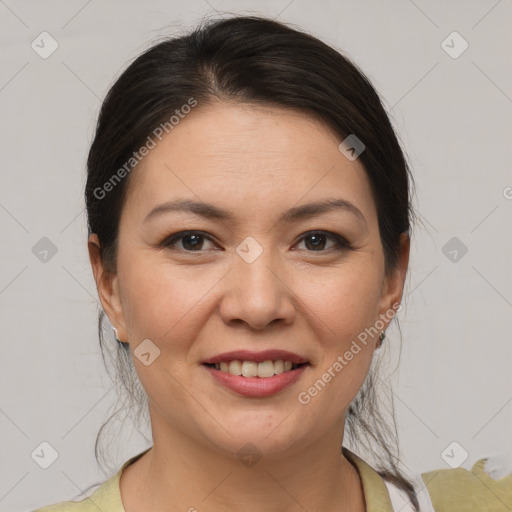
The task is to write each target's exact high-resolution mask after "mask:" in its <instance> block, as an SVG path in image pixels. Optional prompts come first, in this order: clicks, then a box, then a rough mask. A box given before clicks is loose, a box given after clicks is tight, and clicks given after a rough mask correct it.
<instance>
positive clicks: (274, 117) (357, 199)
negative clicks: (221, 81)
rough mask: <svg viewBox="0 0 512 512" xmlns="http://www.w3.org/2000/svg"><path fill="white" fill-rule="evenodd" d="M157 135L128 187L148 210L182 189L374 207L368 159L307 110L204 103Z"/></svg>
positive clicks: (251, 201) (231, 201) (234, 197)
mask: <svg viewBox="0 0 512 512" xmlns="http://www.w3.org/2000/svg"><path fill="white" fill-rule="evenodd" d="M156 142H157V144H156V147H155V148H154V149H152V150H150V152H149V154H148V155H147V156H146V157H144V159H143V160H142V161H141V162H140V163H139V165H138V166H137V168H136V169H135V170H134V171H132V176H131V178H130V190H129V192H128V195H129V196H132V199H137V201H136V202H137V204H138V205H140V207H141V208H145V209H146V210H147V208H150V207H151V206H154V204H156V203H158V202H163V201H168V200H169V199H172V198H173V197H183V196H184V194H185V195H186V196H188V197H190V198H194V199H195V200H198V199H202V200H205V201H206V200H207V201H208V202H217V203H219V204H223V205H224V206H228V207H231V206H235V204H236V205H239V206H240V207H242V208H244V207H245V208H246V209H253V208H254V207H258V205H259V206H261V205H262V204H265V205H271V204H273V203H275V204H276V205H279V204H281V205H284V204H285V199H286V201H288V202H289V203H290V204H294V203H297V202H299V201H301V198H304V201H305V202H308V201H310V200H317V199H319V198H322V197H333V196H338V197H345V198H347V199H350V201H352V202H354V203H357V205H358V207H359V208H360V209H361V210H366V213H365V215H366V214H368V215H370V216H371V215H372V213H373V214H374V213H375V210H374V205H373V199H372V196H371V192H370V184H369V181H368V177H367V174H366V171H365V169H364V167H363V165H362V163H361V162H360V161H359V160H354V161H350V160H348V159H347V158H346V157H345V156H344V155H343V154H342V153H341V152H340V151H339V149H338V146H339V144H340V142H341V139H340V138H339V137H338V136H337V135H336V134H335V133H334V132H333V131H331V130H330V129H329V128H328V127H327V126H326V125H325V124H324V123H322V122H321V121H319V120H318V119H315V118H314V117H312V116H309V115H307V114H304V113H302V112H297V111H293V110H285V109H280V108H270V107H264V108H263V107H260V106H257V107H256V106H254V105H247V104H229V103H215V104H213V105H208V106H201V105H199V106H198V107H196V109H195V110H194V111H193V113H191V114H189V115H188V116H185V117H184V118H183V119H181V120H180V122H179V123H178V124H177V125H175V126H174V127H173V128H172V130H171V131H169V133H167V134H164V135H163V137H162V140H161V141H159V140H156ZM262 202H264V203H262ZM252 211H254V210H252Z"/></svg>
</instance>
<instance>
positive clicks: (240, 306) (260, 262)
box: [221, 237, 293, 328]
mask: <svg viewBox="0 0 512 512" xmlns="http://www.w3.org/2000/svg"><path fill="white" fill-rule="evenodd" d="M249 238H250V237H249ZM236 252H237V253H236V254H235V256H234V258H233V272H232V273H231V278H230V279H229V285H228V289H227V290H226V294H225V297H224V299H223V304H222V307H221V312H222V313H223V315H224V319H225V321H232V320H234V319H238V320H243V321H245V322H246V323H248V324H250V325H251V326H252V327H254V328H263V327H264V326H265V325H267V324H269V323H270V322H272V321H273V320H275V319H278V318H279V319H285V320H286V321H287V322H288V321H290V320H291V317H292V315H293V305H292V302H291V300H290V291H289V289H288V287H287V286H286V285H285V283H284V280H283V279H281V278H280V277H279V272H280V268H281V265H280V262H279V259H278V255H276V253H275V252H274V251H272V250H271V249H270V248H269V247H266V248H264V247H263V246H262V245H261V244H259V243H258V242H256V241H255V240H254V239H252V240H247V239H246V240H244V242H242V243H241V244H240V245H239V246H238V247H237V250H236Z"/></svg>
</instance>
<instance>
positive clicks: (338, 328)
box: [301, 264, 380, 348]
mask: <svg viewBox="0 0 512 512" xmlns="http://www.w3.org/2000/svg"><path fill="white" fill-rule="evenodd" d="M301 288H302V289H303V290H304V293H303V294H302V298H303V300H304V302H305V303H306V305H307V306H308V307H309V308H310V309H312V310H313V311H314V312H315V313H316V314H317V315H318V317H319V318H320V319H321V320H323V322H324V324H325V327H326V328H327V327H328V328H329V329H328V332H329V333H330V334H331V336H334V337H335V338H336V339H337V340H338V344H340V343H343V342H344V341H345V342H346V341H347V340H348V339H349V338H351V337H357V336H358V334H359V333H360V332H362V331H364V329H365V328H367V327H369V326H371V325H372V324H373V322H374V321H375V320H376V314H378V313H377V312H378V305H379V300H380V286H379V276H378V273H377V268H376V265H374V266H372V265H370V264H369V265H364V266H361V265H357V266H356V265H350V266H347V267H344V268H340V269H339V270H337V271H334V270H333V269H329V272H325V273H324V274H323V275H317V276H316V279H310V280H309V281H308V282H307V283H306V282H304V283H303V285H301ZM339 348H343V346H340V347H339Z"/></svg>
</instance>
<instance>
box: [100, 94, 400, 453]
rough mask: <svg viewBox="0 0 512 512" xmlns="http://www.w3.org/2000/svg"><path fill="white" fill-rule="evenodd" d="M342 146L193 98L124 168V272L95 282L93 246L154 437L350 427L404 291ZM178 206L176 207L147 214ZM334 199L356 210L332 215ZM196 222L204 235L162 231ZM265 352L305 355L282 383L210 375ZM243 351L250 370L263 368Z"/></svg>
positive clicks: (222, 437) (226, 441)
mask: <svg viewBox="0 0 512 512" xmlns="http://www.w3.org/2000/svg"><path fill="white" fill-rule="evenodd" d="M340 142H341V140H340V139H339V138H338V137H337V136H335V135H334V134H333V133H332V132H331V131H329V130H328V129H327V128H326V127H325V126H324V125H323V124H321V123H320V122H318V121H316V120H314V119H312V118H310V117H308V116H306V115H304V114H300V113H293V112H290V111H285V110H278V109H263V108H255V107H252V106H248V105H243V106H242V105H231V104H225V103H219V104H215V105H210V106H207V107H201V105H199V106H198V107H197V109H196V110H195V111H194V112H193V113H192V114H190V115H189V116H188V117H186V118H185V119H183V120H181V121H180V123H179V124H178V125H177V126H175V127H174V128H173V130H172V131H171V132H169V134H167V135H165V136H164V138H163V139H162V141H161V142H158V144H157V146H156V147H155V148H154V149H152V150H151V151H150V152H149V154H148V155H147V156H146V157H145V158H144V159H143V160H142V162H141V163H140V164H139V166H138V167H137V168H136V169H135V170H134V171H132V173H133V174H132V176H131V177H130V179H131V182H130V188H129V191H128V195H127V200H126V203H125V205H124V208H123V212H122V216H121V220H120V228H119V248H118V261H117V274H115V275H111V276H110V277H109V278H108V279H106V280H102V279H99V277H100V275H101V265H100V264H99V262H98V260H97V258H94V257H93V252H94V250H93V246H94V244H93V243H91V244H90V250H91V261H92V262H93V267H94V269H95V277H96V280H97V283H98V291H99V293H100V297H101V299H102V303H103V306H104V308H105V311H106V313H107V315H108V316H109V318H110V320H111V322H112V325H114V326H115V327H117V329H118V336H119V338H121V339H122V340H128V342H129V344H130V350H131V351H132V356H133V360H134V364H135V367H136V370H137V373H138V375H139V378H140V381H141V383H142V385H143V387H144V389H145V391H146V393H147V395H148V397H149V400H150V411H151V420H152V428H153V437H154V440H156V439H157V438H159V437H164V436H167V435H171V436H173V435H181V436H187V437H189V438H192V439H194V441H195V442H196V443H199V444H201V445H204V446H209V447H210V448H212V447H217V448H218V447H220V448H223V449H226V450H229V451H231V452H237V451H238V450H240V448H241V447H242V446H244V445H245V444H246V443H247V442H251V443H253V444H254V445H256V447H257V448H258V449H259V450H260V451H261V452H263V453H269V452H271V453H278V452H283V451H284V452H286V451H291V450H294V449H298V447H299V446H300V447H301V448H303V447H304V446H307V445H309V444H311V443H318V442H320V440H321V439H326V438H327V437H328V435H329V434H332V435H336V436H339V434H340V432H343V423H344V418H345V413H346V410H347V408H348V406H349V404H350V402H351V401H352V400H353V398H354V397H355V395H356V394H357V392H358V390H359V389H360V387H361V386H362V384H363V381H364V380H365V377H366V375H367V373H368V370H369V366H370V363H371V360H372V356H373V352H374V349H375V347H376V345H377V342H378V334H379V333H380V332H381V330H383V329H385V327H386V326H387V324H388V323H389V320H390V318H391V316H392V315H391V314H390V313H392V312H393V309H392V307H393V305H394V304H395V307H396V303H397V302H399V300H400V297H401V292H402V287H403V280H404V276H405V268H406V266H407V258H408V250H409V246H408V243H407V240H405V243H404V246H403V250H402V260H401V263H402V264H403V268H402V269H401V270H397V271H396V272H395V273H394V274H393V275H391V276H389V277H386V276H385V272H384V255H383V251H382V245H381V241H380V238H379V229H378V223H377V212H376V207H375V204H374V201H373V198H372V195H371V191H370V183H369V181H368V179H367V176H366V173H365V170H364V168H363V166H362V164H361V163H360V161H359V159H356V160H349V159H348V158H347V157H346V156H345V155H344V154H343V153H342V152H340V150H339V148H338V146H339V144H340ZM104 200H108V195H107V197H106V198H105V199H104ZM176 201H182V202H183V203H182V206H183V208H179V209H178V208H174V209H171V208H169V209H167V210H166V209H163V208H162V209H160V210H159V211H158V210H157V211H154V209H155V208H157V207H160V206H161V205H165V204H166V203H174V202H176ZM185 201H187V202H190V203H194V204H195V206H194V205H192V206H189V207H188V208H187V207H186V204H187V203H185ZM334 201H338V202H339V203H338V204H343V203H341V202H342V201H344V202H346V203H345V204H348V203H350V205H351V206H349V207H341V206H333V207H331V208H328V207H327V205H328V203H329V202H334ZM312 204H315V205H323V206H316V207H307V205H312ZM151 212H153V213H151ZM357 212H359V213H357ZM190 230H193V231H196V232H200V233H195V235H196V236H194V234H192V235H190V234H189V235H188V236H187V235H186V234H184V235H183V234H182V237H181V238H179V237H177V238H176V239H174V240H169V239H170V236H171V235H174V234H177V233H180V232H184V231H190ZM337 237H340V238H339V239H338V238H337ZM94 240H95V237H94V236H92V237H91V242H93V241H94ZM343 240H346V242H344V241H343ZM379 320H380V321H379ZM377 321H379V322H377ZM376 323H377V328H376V329H375V330H372V331H371V335H368V334H367V333H368V331H365V329H370V328H372V327H373V326H375V325H376ZM365 332H366V339H365V334H364V333H365ZM375 332H376V334H374V333H375ZM362 339H365V342H362V341H361V340H362ZM143 340H146V341H144V344H143V345H140V347H139V349H137V347H138V346H139V344H141V342H143ZM147 340H150V341H147ZM354 342H355V343H356V345H354ZM356 347H358V348H356ZM272 349H273V350H283V351H289V352H293V353H294V354H297V355H298V356H300V357H301V358H302V359H303V360H306V361H307V362H308V364H307V365H305V366H303V367H301V368H300V369H299V370H291V373H292V374H293V375H295V377H294V378H293V379H292V382H288V385H286V386H285V387H281V388H280V387H279V385H278V384H280V385H282V384H283V383H284V381H286V380H287V379H288V377H285V378H283V375H284V374H282V375H281V376H280V377H277V376H274V377H272V378H271V379H270V380H269V381H267V382H264V380H265V378H264V377H251V378H248V377H244V376H238V377H234V376H233V377H228V379H227V380H229V381H230V382H232V383H234V384H232V385H226V384H224V383H222V382H223V380H222V379H217V378H216V377H215V375H217V376H218V375H219V373H220V372H222V371H223V370H217V369H214V368H209V367H207V366H206V365H205V364H204V361H205V360H208V359H210V358H212V357H214V356H217V355H219V354H223V353H226V352H231V351H237V350H246V351H250V352H256V353H259V352H261V351H266V350H272ZM134 351H135V352H134ZM347 351H348V352H351V353H352V357H350V355H349V354H347ZM141 353H142V354H141ZM346 354H347V355H346ZM252 355H254V354H252ZM224 357H225V358H226V359H228V361H226V362H227V363H229V360H230V359H232V357H231V356H224ZM256 358H257V356H254V358H253V359H256ZM280 358H281V356H280V355H279V354H277V355H275V357H274V356H272V357H270V359H272V360H277V359H280ZM244 359H247V360H248V361H249V363H248V364H246V365H245V371H247V372H250V371H252V369H253V368H257V365H255V364H254V362H251V357H245V358H244ZM282 359H285V360H286V359H287V357H286V356H284V357H282ZM342 361H343V362H342ZM336 362H338V364H336ZM234 365H235V369H236V363H234ZM340 366H341V369H340ZM276 367H277V368H275V370H276V371H279V368H280V363H277V364H276ZM224 368H225V367H224ZM269 368H270V371H272V370H271V369H272V366H269V364H268V363H266V364H265V365H263V366H262V367H261V371H264V370H269ZM248 374H249V375H250V373H248ZM223 375H224V377H226V376H227V375H228V374H226V373H225V372H223ZM326 375H327V376H326ZM329 376H330V378H329ZM241 379H248V380H247V381H244V382H242V381H241ZM319 380H320V381H321V382H320V383H319V382H318V381H319ZM221 381H222V382H221ZM270 381H275V382H277V384H272V383H270ZM255 383H256V384H255ZM269 383H270V384H269ZM315 383H316V388H315ZM248 384H250V385H248ZM258 384H259V386H258ZM232 386H234V387H232ZM251 386H252V387H251ZM262 386H266V388H265V389H266V392H265V391H263V387H262ZM312 388H314V389H313V390H311V389H312ZM315 389H316V392H315ZM244 390H245V391H244ZM258 390H259V391H258ZM331 439H333V438H332V437H331Z"/></svg>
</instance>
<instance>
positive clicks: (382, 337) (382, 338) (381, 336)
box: [378, 331, 386, 348]
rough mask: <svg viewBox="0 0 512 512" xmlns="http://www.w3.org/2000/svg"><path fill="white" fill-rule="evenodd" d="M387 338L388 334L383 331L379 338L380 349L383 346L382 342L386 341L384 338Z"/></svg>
mask: <svg viewBox="0 0 512 512" xmlns="http://www.w3.org/2000/svg"><path fill="white" fill-rule="evenodd" d="M385 337H386V333H385V332H384V331H381V333H380V335H379V338H380V341H379V344H378V347H379V348H380V346H381V345H382V342H383V341H384V338H385Z"/></svg>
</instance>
